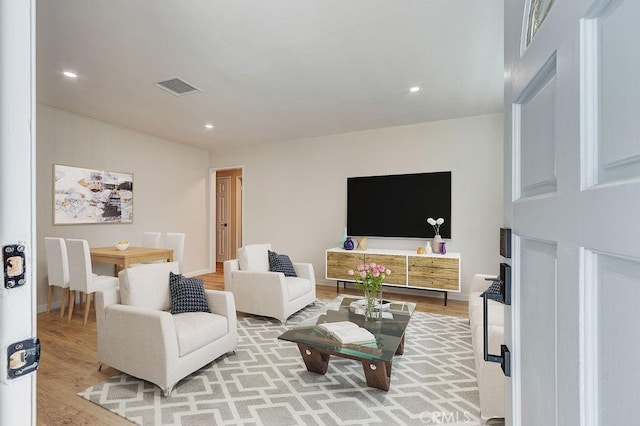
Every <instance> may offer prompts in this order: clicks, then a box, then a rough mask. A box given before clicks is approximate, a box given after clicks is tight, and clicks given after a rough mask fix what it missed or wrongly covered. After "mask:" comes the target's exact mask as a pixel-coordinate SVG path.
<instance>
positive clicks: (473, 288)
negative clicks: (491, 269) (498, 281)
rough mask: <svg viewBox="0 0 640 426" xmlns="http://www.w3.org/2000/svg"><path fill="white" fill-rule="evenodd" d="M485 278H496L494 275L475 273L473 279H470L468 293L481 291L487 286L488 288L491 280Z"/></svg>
mask: <svg viewBox="0 0 640 426" xmlns="http://www.w3.org/2000/svg"><path fill="white" fill-rule="evenodd" d="M486 278H496V275H487V274H475V275H474V276H473V279H472V280H471V285H470V286H469V293H472V292H480V293H482V292H483V291H485V290H486V289H487V288H489V286H490V285H491V281H487V280H486Z"/></svg>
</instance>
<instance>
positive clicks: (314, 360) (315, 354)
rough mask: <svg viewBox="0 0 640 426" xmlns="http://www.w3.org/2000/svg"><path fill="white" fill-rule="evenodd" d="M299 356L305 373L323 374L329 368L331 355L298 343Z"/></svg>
mask: <svg viewBox="0 0 640 426" xmlns="http://www.w3.org/2000/svg"><path fill="white" fill-rule="evenodd" d="M298 349H299V350H300V355H302V359H303V360H304V364H305V365H306V366H307V371H311V372H312V373H318V374H325V373H326V372H327V369H328V368H329V358H330V357H331V355H329V354H326V353H322V352H320V351H319V350H318V349H317V348H312V347H311V346H307V345H305V344H302V343H298Z"/></svg>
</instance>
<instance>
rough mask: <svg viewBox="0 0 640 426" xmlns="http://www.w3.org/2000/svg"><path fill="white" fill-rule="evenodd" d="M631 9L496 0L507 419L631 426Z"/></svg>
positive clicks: (639, 146) (637, 191)
mask: <svg viewBox="0 0 640 426" xmlns="http://www.w3.org/2000/svg"><path fill="white" fill-rule="evenodd" d="M639 20H640V2H638V1H637V0H562V1H555V2H554V1H553V0H510V1H506V2H505V76H506V78H505V157H504V158H505V171H506V176H505V218H506V222H507V226H509V227H511V228H512V230H513V256H512V259H511V263H512V273H513V275H512V278H513V285H514V287H513V297H512V306H511V307H507V308H508V309H506V311H505V326H506V328H505V340H506V343H507V345H508V346H509V348H510V350H511V353H512V360H513V365H512V377H511V378H510V379H507V401H506V402H507V411H508V413H507V424H513V425H526V426H540V425H545V426H548V425H561V426H571V425H603V426H604V425H631V424H638V414H637V411H636V410H635V408H636V407H638V406H639V405H640V393H639V392H638V391H637V388H636V384H637V383H638V382H640V368H639V367H640V338H638V336H639V334H638V331H637V324H638V323H640V309H638V301H640V220H639V218H640V120H639V119H638V117H640V102H639V100H640V83H639V81H640V80H639V79H638V76H637V73H638V69H640V49H638V40H640V26H638V22H639Z"/></svg>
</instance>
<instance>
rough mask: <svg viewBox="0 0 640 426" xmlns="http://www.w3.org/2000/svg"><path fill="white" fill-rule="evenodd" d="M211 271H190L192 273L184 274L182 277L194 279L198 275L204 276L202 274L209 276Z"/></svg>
mask: <svg viewBox="0 0 640 426" xmlns="http://www.w3.org/2000/svg"><path fill="white" fill-rule="evenodd" d="M211 272H213V271H210V270H208V269H201V270H199V271H192V272H185V273H184V274H182V275H184V276H185V277H187V278H191V277H196V276H198V275H204V274H210V273H211Z"/></svg>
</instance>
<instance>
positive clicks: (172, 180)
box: [37, 106, 209, 307]
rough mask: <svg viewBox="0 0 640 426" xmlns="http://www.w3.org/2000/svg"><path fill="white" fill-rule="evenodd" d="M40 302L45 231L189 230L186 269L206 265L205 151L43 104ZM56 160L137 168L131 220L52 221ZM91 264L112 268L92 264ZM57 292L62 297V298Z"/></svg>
mask: <svg viewBox="0 0 640 426" xmlns="http://www.w3.org/2000/svg"><path fill="white" fill-rule="evenodd" d="M37 122H38V129H37V161H38V164H37V168H38V170H37V210H38V215H37V229H38V242H39V243H40V244H39V248H38V272H39V273H38V276H39V277H40V278H39V282H38V304H39V306H40V307H42V305H43V304H46V301H47V288H48V287H47V282H46V280H47V269H46V256H45V253H44V243H43V238H44V237H49V236H51V237H62V238H83V239H86V240H88V241H89V245H90V246H93V247H99V246H108V245H111V244H113V243H114V242H115V241H117V240H121V239H126V240H129V241H130V243H131V245H134V246H135V245H140V243H141V240H142V233H143V232H144V231H160V232H185V233H186V241H185V253H184V268H183V269H184V271H185V273H187V274H189V273H194V272H199V273H202V272H206V271H208V270H209V256H208V247H209V245H208V237H207V227H208V218H207V206H208V199H207V190H208V186H207V185H208V166H209V164H208V153H207V152H206V151H202V150H199V149H196V148H192V147H188V146H186V145H182V144H178V143H174V142H170V141H167V140H164V139H160V138H156V137H153V136H149V135H145V134H142V133H138V132H135V131H133V130H129V129H125V128H121V127H117V126H114V125H111V124H107V123H104V122H101V121H97V120H93V119H89V118H86V117H81V116H78V115H74V114H70V113H67V112H63V111H60V110H56V109H52V108H49V107H45V106H39V107H38V111H37ZM53 164H64V165H69V166H78V167H85V168H94V169H101V170H112V171H118V172H126V173H133V185H134V201H133V209H134V210H133V224H100V225H58V226H53V212H52V208H53V207H52V203H53V200H52V188H53V183H52V176H53ZM94 272H97V273H104V274H112V273H113V268H112V267H107V266H106V265H97V264H96V265H94ZM59 293H60V292H57V293H56V294H57V295H58V300H59Z"/></svg>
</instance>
